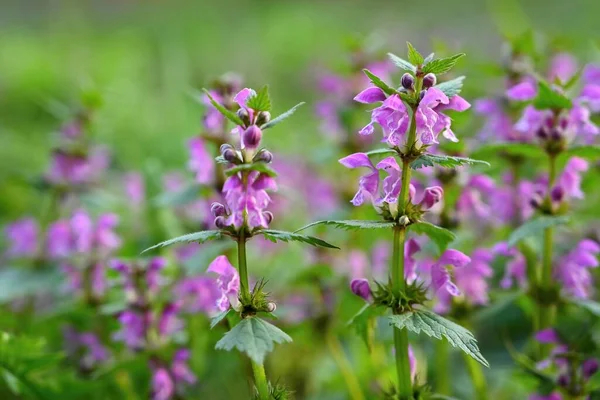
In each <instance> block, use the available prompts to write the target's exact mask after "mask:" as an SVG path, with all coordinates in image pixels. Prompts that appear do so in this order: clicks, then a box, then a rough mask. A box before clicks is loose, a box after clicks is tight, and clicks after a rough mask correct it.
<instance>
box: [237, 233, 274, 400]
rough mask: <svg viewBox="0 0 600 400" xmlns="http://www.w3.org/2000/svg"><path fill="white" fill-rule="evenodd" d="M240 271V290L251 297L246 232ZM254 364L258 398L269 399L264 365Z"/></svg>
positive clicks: (240, 244)
mask: <svg viewBox="0 0 600 400" xmlns="http://www.w3.org/2000/svg"><path fill="white" fill-rule="evenodd" d="M238 270H239V273H240V290H241V292H242V297H244V296H248V297H249V296H250V293H249V291H248V263H247V260H246V237H245V233H244V230H243V228H242V230H241V231H240V236H239V239H238ZM251 362H252V372H253V373H254V384H255V386H256V389H257V390H258V396H259V398H260V399H261V400H268V399H269V396H270V394H269V384H268V382H267V375H266V374H265V367H264V366H263V365H262V364H259V363H256V362H254V361H251Z"/></svg>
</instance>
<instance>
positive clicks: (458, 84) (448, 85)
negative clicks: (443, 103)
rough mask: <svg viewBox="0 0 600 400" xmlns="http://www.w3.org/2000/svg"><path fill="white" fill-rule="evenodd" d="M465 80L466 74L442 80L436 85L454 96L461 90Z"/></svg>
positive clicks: (446, 93)
mask: <svg viewBox="0 0 600 400" xmlns="http://www.w3.org/2000/svg"><path fill="white" fill-rule="evenodd" d="M464 80H465V76H459V77H458V78H454V79H452V80H449V81H446V82H442V83H440V84H439V85H436V86H435V88H436V89H439V90H441V91H442V92H443V93H444V94H445V95H446V96H448V97H453V96H456V95H457V94H459V93H460V92H461V90H462V87H463V81H464Z"/></svg>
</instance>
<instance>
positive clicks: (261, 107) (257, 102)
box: [246, 85, 271, 111]
mask: <svg viewBox="0 0 600 400" xmlns="http://www.w3.org/2000/svg"><path fill="white" fill-rule="evenodd" d="M246 106H247V107H248V108H251V109H253V110H256V111H271V97H270V96H269V85H265V86H263V87H262V88H261V89H260V90H259V91H258V92H256V93H255V94H253V95H251V96H249V97H248V99H247V100H246Z"/></svg>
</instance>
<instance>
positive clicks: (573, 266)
mask: <svg viewBox="0 0 600 400" xmlns="http://www.w3.org/2000/svg"><path fill="white" fill-rule="evenodd" d="M598 253H600V245H599V244H598V243H597V242H595V241H593V240H590V239H584V240H582V241H581V242H579V244H577V246H576V247H575V248H574V249H573V250H571V251H570V252H569V253H567V254H566V255H565V256H563V257H562V258H561V259H560V260H559V262H558V263H557V265H556V267H555V271H554V275H555V278H556V279H557V280H558V281H559V282H561V283H562V285H563V288H564V289H565V291H566V292H567V293H569V294H570V295H572V296H575V297H580V298H589V297H590V296H591V294H592V290H593V288H594V286H595V285H594V280H593V276H592V274H591V272H590V269H592V268H597V267H598V265H600V264H599V263H598Z"/></svg>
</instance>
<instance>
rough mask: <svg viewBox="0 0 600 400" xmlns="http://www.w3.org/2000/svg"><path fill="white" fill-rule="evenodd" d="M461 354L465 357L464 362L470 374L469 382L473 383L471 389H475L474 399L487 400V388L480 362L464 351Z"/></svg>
mask: <svg viewBox="0 0 600 400" xmlns="http://www.w3.org/2000/svg"><path fill="white" fill-rule="evenodd" d="M462 355H463V358H464V359H465V364H466V365H467V370H468V371H469V375H470V376H471V382H472V383H473V389H474V391H475V399H476V400H487V398H488V389H487V383H486V381H485V375H484V374H483V369H482V368H481V364H479V363H478V362H477V361H476V360H475V359H474V358H473V357H471V356H469V355H467V354H465V353H462Z"/></svg>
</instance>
